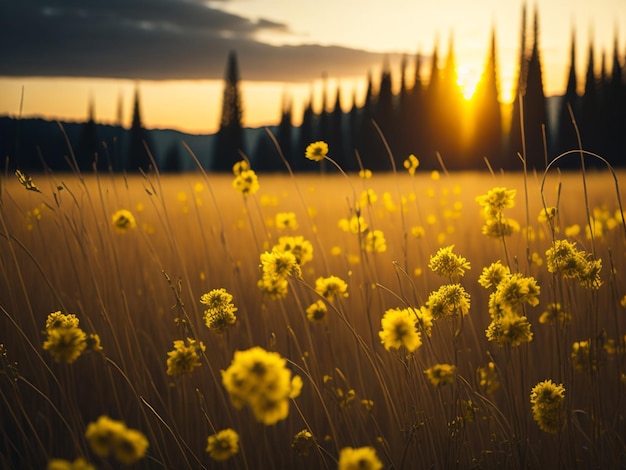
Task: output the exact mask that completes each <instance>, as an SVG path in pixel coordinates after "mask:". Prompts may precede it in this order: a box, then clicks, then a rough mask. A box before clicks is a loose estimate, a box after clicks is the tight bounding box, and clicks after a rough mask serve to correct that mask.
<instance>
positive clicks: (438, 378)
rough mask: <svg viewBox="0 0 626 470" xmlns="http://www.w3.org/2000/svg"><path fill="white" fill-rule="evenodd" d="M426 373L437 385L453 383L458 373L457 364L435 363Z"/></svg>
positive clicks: (431, 381) (432, 382)
mask: <svg viewBox="0 0 626 470" xmlns="http://www.w3.org/2000/svg"><path fill="white" fill-rule="evenodd" d="M424 374H426V378H427V379H428V380H429V381H430V383H431V384H433V385H434V386H435V387H437V386H439V385H446V384H451V383H453V382H454V376H455V375H456V366H453V365H452V364H435V365H434V366H432V367H431V368H430V369H426V370H425V371H424Z"/></svg>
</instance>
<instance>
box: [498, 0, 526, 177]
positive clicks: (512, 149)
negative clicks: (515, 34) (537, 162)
mask: <svg viewBox="0 0 626 470" xmlns="http://www.w3.org/2000/svg"><path fill="white" fill-rule="evenodd" d="M521 23H522V24H521V26H520V54H519V59H518V60H519V62H518V66H517V80H516V83H515V90H514V93H515V95H514V97H513V111H512V113H511V125H510V128H509V134H508V150H507V152H506V153H505V155H504V158H503V167H504V168H506V169H518V168H519V159H518V158H517V153H518V152H519V153H520V154H522V153H523V152H522V149H523V146H524V143H523V142H522V121H521V116H520V110H521V108H522V106H521V99H522V97H524V96H525V95H526V81H527V78H528V57H527V51H526V48H527V44H526V2H524V3H523V4H522V19H521Z"/></svg>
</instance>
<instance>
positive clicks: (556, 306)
mask: <svg viewBox="0 0 626 470" xmlns="http://www.w3.org/2000/svg"><path fill="white" fill-rule="evenodd" d="M571 320H572V315H571V314H570V313H568V312H566V311H565V310H563V308H562V307H561V304H560V303H558V302H556V303H549V304H548V305H546V309H545V310H544V312H543V313H542V314H541V315H540V316H539V323H542V324H549V325H554V324H556V323H558V324H559V325H560V326H563V325H566V324H567V323H569V322H570V321H571Z"/></svg>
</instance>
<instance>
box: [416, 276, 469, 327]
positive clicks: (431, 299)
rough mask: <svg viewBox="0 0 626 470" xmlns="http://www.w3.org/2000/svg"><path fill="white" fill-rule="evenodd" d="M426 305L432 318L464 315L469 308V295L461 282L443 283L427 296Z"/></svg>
mask: <svg viewBox="0 0 626 470" xmlns="http://www.w3.org/2000/svg"><path fill="white" fill-rule="evenodd" d="M426 307H427V308H428V310H429V311H430V313H431V315H432V317H433V319H435V320H436V319H438V318H441V317H447V316H453V315H458V314H461V315H466V314H467V313H468V312H469V309H470V295H469V294H468V293H467V291H466V290H465V288H464V287H463V286H462V285H461V284H444V285H443V286H441V287H440V288H439V289H437V290H436V291H434V292H431V294H430V295H429V296H428V301H427V302H426Z"/></svg>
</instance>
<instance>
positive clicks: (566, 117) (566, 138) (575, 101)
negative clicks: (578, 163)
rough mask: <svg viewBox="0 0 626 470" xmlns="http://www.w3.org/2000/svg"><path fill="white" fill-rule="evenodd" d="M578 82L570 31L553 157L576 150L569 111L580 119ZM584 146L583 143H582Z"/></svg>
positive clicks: (573, 39)
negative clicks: (568, 58) (563, 88)
mask: <svg viewBox="0 0 626 470" xmlns="http://www.w3.org/2000/svg"><path fill="white" fill-rule="evenodd" d="M577 87H578V82H577V79H576V35H575V33H574V32H573V31H572V39H571V43H570V67H569V73H568V76H567V86H566V90H565V95H564V96H563V99H562V101H561V105H560V108H559V115H558V121H557V123H558V124H557V125H558V130H557V134H556V136H555V137H556V138H555V140H556V143H555V146H554V156H557V155H559V154H561V153H563V152H567V151H568V150H575V149H577V148H578V138H577V137H576V130H575V128H574V124H573V123H572V117H571V115H570V109H571V111H572V112H573V114H574V118H575V119H576V120H577V125H578V119H579V118H580V115H581V113H580V104H581V103H580V99H579V96H578V92H577ZM583 145H584V141H583ZM569 162H573V159H567V160H564V165H565V166H570V165H568V163H569Z"/></svg>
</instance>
